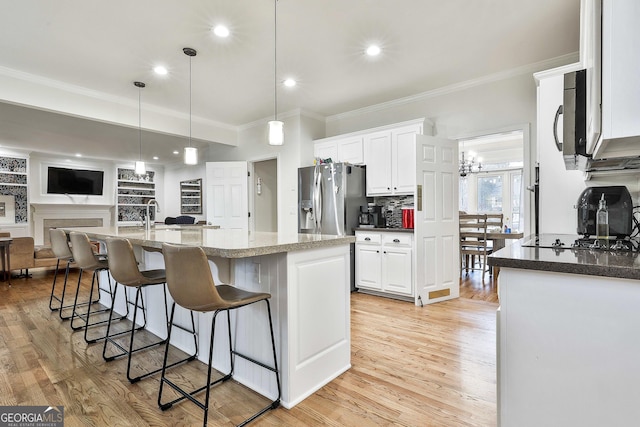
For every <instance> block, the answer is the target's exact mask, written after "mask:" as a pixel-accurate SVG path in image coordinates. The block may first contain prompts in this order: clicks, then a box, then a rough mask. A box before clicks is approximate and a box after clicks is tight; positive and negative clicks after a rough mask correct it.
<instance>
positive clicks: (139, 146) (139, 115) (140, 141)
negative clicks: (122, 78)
mask: <svg viewBox="0 0 640 427" xmlns="http://www.w3.org/2000/svg"><path fill="white" fill-rule="evenodd" d="M138 149H139V152H138V159H139V160H140V161H142V87H138Z"/></svg>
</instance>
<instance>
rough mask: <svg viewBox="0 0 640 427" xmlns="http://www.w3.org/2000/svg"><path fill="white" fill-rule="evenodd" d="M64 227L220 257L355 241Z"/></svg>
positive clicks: (209, 231) (174, 229)
mask: <svg viewBox="0 0 640 427" xmlns="http://www.w3.org/2000/svg"><path fill="white" fill-rule="evenodd" d="M63 229H64V230H65V231H67V232H69V231H78V232H81V233H87V235H88V236H89V237H90V238H92V239H97V240H104V239H107V238H109V237H124V238H126V239H129V241H131V244H133V245H139V246H142V247H144V248H147V249H151V250H159V249H162V244H163V243H174V244H183V245H188V246H200V247H202V248H203V249H204V252H205V253H206V254H207V256H213V257H222V258H247V257H252V256H258V255H268V254H274V253H281V252H292V251H299V250H306V249H316V248H321V247H326V246H338V245H346V244H349V243H353V242H355V240H356V239H355V236H333V235H318V234H297V233H291V234H290V233H268V232H255V233H248V232H246V231H239V230H227V229H219V228H213V227H209V226H203V227H180V226H177V227H173V226H162V227H158V228H156V227H153V228H152V229H151V230H150V231H147V230H145V229H144V228H143V227H79V228H63Z"/></svg>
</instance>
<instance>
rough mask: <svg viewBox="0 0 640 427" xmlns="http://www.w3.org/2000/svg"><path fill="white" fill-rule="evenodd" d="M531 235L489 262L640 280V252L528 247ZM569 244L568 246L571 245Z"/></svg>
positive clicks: (497, 254)
mask: <svg viewBox="0 0 640 427" xmlns="http://www.w3.org/2000/svg"><path fill="white" fill-rule="evenodd" d="M558 236H559V237H562V238H563V239H562V241H570V236H568V235H558ZM556 237H557V236H556V235H542V236H540V238H541V239H544V240H546V241H553V240H554V239H555V238H556ZM531 239H532V237H531V236H527V237H524V238H523V239H520V240H517V241H514V242H513V243H512V244H507V246H506V247H504V248H503V249H500V250H499V251H496V252H495V253H493V254H491V255H489V260H488V262H489V265H491V266H496V267H508V268H519V269H525V270H543V271H554V272H558V273H571V274H582V275H590V276H604V277H617V278H622V279H640V253H637V252H619V251H618V252H616V251H596V250H590V249H573V248H571V247H570V245H566V246H564V247H562V248H546V247H526V246H523V245H525V244H528V242H529V241H530V240H531ZM567 246H568V247H567Z"/></svg>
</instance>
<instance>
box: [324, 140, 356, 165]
mask: <svg viewBox="0 0 640 427" xmlns="http://www.w3.org/2000/svg"><path fill="white" fill-rule="evenodd" d="M363 153H364V151H363V147H362V136H352V137H344V138H343V137H340V138H331V139H328V140H319V141H316V142H314V145H313V156H314V157H315V158H318V157H319V158H321V159H331V160H333V161H334V162H336V163H337V162H347V163H351V164H353V165H361V164H364V154H363Z"/></svg>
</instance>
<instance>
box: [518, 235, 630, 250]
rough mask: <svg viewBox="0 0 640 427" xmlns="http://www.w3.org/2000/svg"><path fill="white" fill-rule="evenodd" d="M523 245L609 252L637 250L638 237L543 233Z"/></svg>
mask: <svg viewBox="0 0 640 427" xmlns="http://www.w3.org/2000/svg"><path fill="white" fill-rule="evenodd" d="M522 246H524V247H538V248H551V249H588V250H595V251H610V252H639V251H640V239H639V238H638V237H637V236H636V237H624V238H617V237H613V236H612V237H610V238H608V239H596V238H594V237H584V236H578V235H571V234H545V235H543V236H540V237H538V238H536V237H533V238H532V239H531V240H529V241H527V242H524V243H523V244H522Z"/></svg>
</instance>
